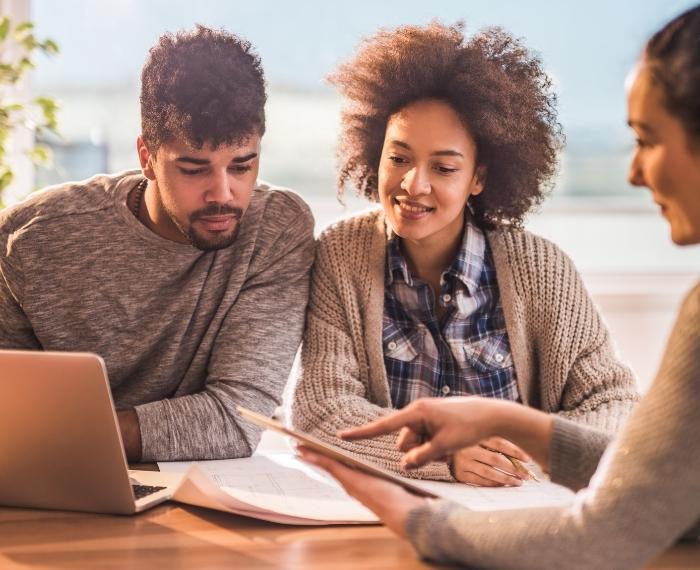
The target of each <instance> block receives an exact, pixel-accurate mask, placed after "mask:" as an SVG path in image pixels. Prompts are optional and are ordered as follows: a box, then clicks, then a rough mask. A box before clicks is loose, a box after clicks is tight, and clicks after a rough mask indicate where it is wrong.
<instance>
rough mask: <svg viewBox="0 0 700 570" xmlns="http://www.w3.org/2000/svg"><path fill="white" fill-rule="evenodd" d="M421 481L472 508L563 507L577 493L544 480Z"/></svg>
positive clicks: (488, 509) (444, 495)
mask: <svg viewBox="0 0 700 570" xmlns="http://www.w3.org/2000/svg"><path fill="white" fill-rule="evenodd" d="M414 483H416V482H415V481H414ZM418 485H419V486H420V487H422V488H424V489H427V490H428V491H431V492H432V493H434V494H436V495H437V496H439V497H442V498H443V499H448V500H450V501H454V502H455V503H459V504H460V505H462V506H464V507H467V508H468V509H471V510H472V511H503V510H511V509H533V508H539V507H561V506H563V505H566V504H568V503H570V502H571V501H572V500H573V498H574V496H575V495H574V493H573V492H572V491H570V490H569V489H567V488H566V487H562V486H561V485H556V484H554V483H551V482H550V481H544V480H541V481H539V482H537V481H524V482H523V484H522V486H520V487H474V486H471V485H464V484H462V483H445V482H441V481H420V482H419V483H418Z"/></svg>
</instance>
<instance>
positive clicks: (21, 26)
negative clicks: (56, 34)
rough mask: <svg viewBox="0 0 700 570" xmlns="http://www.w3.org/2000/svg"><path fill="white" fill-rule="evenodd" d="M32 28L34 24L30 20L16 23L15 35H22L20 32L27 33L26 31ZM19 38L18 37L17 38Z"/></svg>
mask: <svg viewBox="0 0 700 570" xmlns="http://www.w3.org/2000/svg"><path fill="white" fill-rule="evenodd" d="M33 29H34V24H33V23H32V22H29V21H27V22H22V23H21V24H17V26H16V27H15V37H17V36H20V37H23V36H22V34H27V33H28V32H31V31H32V30H33ZM18 39H19V38H18Z"/></svg>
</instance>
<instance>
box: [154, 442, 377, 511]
mask: <svg viewBox="0 0 700 570" xmlns="http://www.w3.org/2000/svg"><path fill="white" fill-rule="evenodd" d="M192 466H196V467H197V468H198V469H199V471H200V473H201V474H202V475H205V476H206V478H207V479H208V480H209V482H210V483H213V484H214V485H215V486H216V489H212V488H211V486H210V485H207V482H206V480H204V479H203V478H202V477H201V476H200V477H198V478H197V479H195V480H194V481H193V482H194V483H195V486H193V485H192V484H190V483H192V482H187V481H186V483H185V484H184V485H183V486H182V487H181V488H180V489H178V491H177V492H176V493H175V496H174V497H173V498H174V499H175V500H179V501H182V502H184V503H188V504H195V505H198V506H203V507H208V508H213V509H216V508H217V506H216V505H217V504H219V505H221V507H219V508H218V510H226V511H229V512H239V513H240V514H244V515H247V516H253V517H256V518H261V519H264V520H270V521H274V522H282V523H287V524H333V523H376V522H378V519H377V517H376V515H374V513H372V512H371V511H370V510H369V509H367V508H365V507H364V506H363V505H362V504H360V503H359V502H357V501H356V500H355V499H353V498H352V497H350V496H349V495H348V494H347V493H346V492H345V491H344V490H343V488H342V487H341V486H340V485H339V484H338V483H337V482H336V481H334V480H333V479H332V478H330V477H329V476H327V475H325V474H322V473H320V472H319V471H317V470H315V469H314V468H312V467H311V466H309V465H307V464H306V463H304V462H302V461H301V460H299V459H298V458H297V457H296V456H295V455H294V454H292V453H256V454H255V455H253V456H252V457H248V458H244V459H224V460H218V461H197V462H195V463H190V462H163V463H158V467H159V468H160V469H161V471H164V472H180V473H181V472H185V471H188V470H190V469H191V467H192ZM216 491H218V492H216ZM220 493H223V494H224V495H221V494H220ZM207 495H208V496H207ZM227 497H228V499H233V500H235V503H234V502H232V501H231V500H227ZM223 507H225V508H223ZM242 511H245V512H242Z"/></svg>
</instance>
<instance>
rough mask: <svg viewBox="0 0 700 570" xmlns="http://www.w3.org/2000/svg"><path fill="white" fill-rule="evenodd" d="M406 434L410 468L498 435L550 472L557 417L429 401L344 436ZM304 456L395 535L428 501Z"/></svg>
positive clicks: (505, 406)
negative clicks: (414, 511) (551, 442)
mask: <svg viewBox="0 0 700 570" xmlns="http://www.w3.org/2000/svg"><path fill="white" fill-rule="evenodd" d="M397 430H401V431H400V433H399V437H398V439H397V446H398V448H399V450H401V451H403V452H405V455H404V457H403V459H402V467H403V468H404V469H409V470H410V469H415V468H417V467H420V466H422V465H425V464H426V463H429V462H431V461H438V460H443V459H445V457H448V456H450V455H451V454H453V453H455V452H456V451H457V450H459V449H461V448H463V447H464V446H469V445H473V444H475V443H477V442H481V441H484V440H488V438H492V437H493V436H495V435H496V434H498V435H501V436H503V437H506V438H508V440H510V441H514V442H515V443H517V444H518V445H519V446H522V447H523V448H524V449H527V450H528V451H529V452H530V453H531V454H532V456H533V458H534V459H535V460H536V461H537V462H538V463H539V464H540V465H542V467H543V468H544V469H545V470H546V469H547V468H548V466H549V441H550V440H551V431H552V419H551V416H549V415H548V414H545V413H543V412H541V411H539V410H535V409H533V408H528V407H525V406H522V405H520V404H516V403H513V402H506V401H503V400H495V399H493V398H479V397H467V398H425V399H421V400H416V401H415V402H412V403H411V404H409V405H408V406H406V407H405V408H403V409H402V410H399V411H398V412H396V413H394V414H391V415H389V416H384V417H383V418H380V419H378V420H376V421H374V422H371V423H369V424H366V425H364V426H360V427H357V428H353V429H349V430H345V431H342V432H340V433H339V434H338V435H339V436H340V437H342V438H343V439H348V440H356V439H366V438H372V437H376V436H378V435H382V434H388V433H392V432H395V431H397ZM300 456H301V458H302V459H304V460H305V461H308V462H309V463H311V464H312V465H316V466H318V467H321V468H322V469H325V470H326V471H328V472H329V473H330V474H331V475H332V476H333V477H335V478H336V479H338V481H340V483H341V484H342V485H343V486H344V487H345V489H346V490H347V491H348V493H349V494H350V495H352V496H354V497H355V498H356V499H357V500H359V501H360V502H361V503H362V504H364V505H365V506H366V507H367V508H369V509H370V510H372V511H373V512H374V513H375V514H376V515H377V516H378V517H379V518H380V519H381V520H382V521H383V522H384V523H385V524H386V525H387V526H388V527H389V528H390V529H391V530H393V531H394V532H395V533H396V534H398V535H399V536H405V526H406V519H407V517H408V513H410V512H411V510H413V509H414V508H416V507H420V506H423V505H425V504H426V501H428V500H429V499H426V498H424V497H419V496H417V495H413V494H412V493H410V492H408V491H406V490H405V489H403V488H402V487H399V486H398V485H395V484H393V483H390V482H388V481H384V480H382V479H378V478H376V477H372V476H371V475H367V474H365V473H362V472H361V471H356V470H354V469H350V468H348V467H346V466H344V465H343V464H341V463H338V462H337V461H334V460H332V459H329V458H327V457H324V456H321V455H319V454H317V453H314V452H313V451H311V450H309V449H306V448H301V449H300Z"/></svg>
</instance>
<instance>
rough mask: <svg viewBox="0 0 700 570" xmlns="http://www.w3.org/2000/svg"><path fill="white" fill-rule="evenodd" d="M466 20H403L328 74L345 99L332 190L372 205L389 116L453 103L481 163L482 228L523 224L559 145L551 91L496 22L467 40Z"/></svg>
mask: <svg viewBox="0 0 700 570" xmlns="http://www.w3.org/2000/svg"><path fill="white" fill-rule="evenodd" d="M463 27H464V26H463V24H462V23H458V24H456V25H454V26H446V25H443V24H441V23H439V22H433V23H431V24H430V25H428V26H403V27H399V28H396V29H392V30H380V31H379V32H378V33H377V34H376V35H374V36H372V37H370V38H368V39H365V40H364V41H363V42H362V44H361V45H360V48H359V51H358V53H357V54H356V56H355V57H354V58H353V59H351V60H350V61H348V62H346V63H344V64H342V65H341V66H340V67H339V68H338V70H337V71H336V72H335V73H334V74H332V75H331V76H330V77H329V81H330V82H331V83H332V84H333V85H335V86H336V87H337V88H338V90H339V91H340V93H341V94H342V95H344V96H345V98H346V100H347V101H346V106H345V108H344V110H343V113H342V122H341V135H340V142H339V148H338V156H339V161H340V170H339V174H338V190H339V192H342V190H343V188H345V186H346V185H348V184H350V185H352V186H354V187H355V188H356V189H357V191H358V192H360V193H363V194H364V195H365V196H366V197H368V198H369V199H370V200H374V201H376V200H377V199H378V195H377V170H378V167H379V159H380V156H381V151H382V147H383V144H384V134H385V131H386V126H387V121H388V119H389V117H390V116H391V115H393V114H394V113H396V112H397V111H399V110H400V109H402V108H403V107H405V106H406V105H408V104H410V103H412V102H415V101H418V100H423V99H440V100H444V101H446V102H447V103H449V104H450V105H451V106H452V107H453V108H454V109H455V111H456V112H457V113H458V114H459V116H460V117H461V119H462V121H463V124H464V125H465V127H466V128H467V130H468V131H469V132H470V134H471V135H472V137H473V138H474V140H475V142H476V146H477V161H478V163H479V165H480V166H484V167H485V169H486V180H485V186H484V191H483V192H482V193H481V194H479V195H478V196H473V197H472V198H471V199H470V203H471V208H472V210H473V212H474V215H475V217H476V219H477V221H479V222H480V223H481V224H482V225H483V226H485V227H494V226H497V225H514V226H521V225H522V222H523V218H524V216H525V214H526V213H527V212H528V211H529V210H530V209H531V208H533V207H534V206H536V205H538V204H539V203H541V201H542V200H543V198H544V196H545V194H546V193H547V191H548V190H549V189H550V188H551V181H552V178H553V175H554V174H555V172H556V167H557V154H558V151H559V150H560V149H561V147H562V146H563V136H562V134H561V127H560V125H559V123H558V122H557V118H556V96H555V95H554V93H553V92H552V89H551V80H550V78H549V77H548V76H547V74H546V73H545V72H544V70H543V69H542V64H541V62H540V60H539V59H538V58H537V57H536V56H534V55H533V54H531V53H530V52H529V51H528V50H527V49H526V48H525V47H524V46H523V44H522V43H521V42H520V41H519V40H518V39H515V38H514V37H513V36H511V35H510V34H508V33H507V32H505V31H504V30H502V29H500V28H488V29H485V30H482V31H481V32H479V33H478V34H476V35H474V36H473V37H472V38H470V39H468V40H467V39H465V37H464V34H463Z"/></svg>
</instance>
